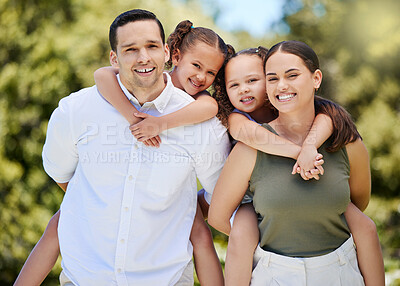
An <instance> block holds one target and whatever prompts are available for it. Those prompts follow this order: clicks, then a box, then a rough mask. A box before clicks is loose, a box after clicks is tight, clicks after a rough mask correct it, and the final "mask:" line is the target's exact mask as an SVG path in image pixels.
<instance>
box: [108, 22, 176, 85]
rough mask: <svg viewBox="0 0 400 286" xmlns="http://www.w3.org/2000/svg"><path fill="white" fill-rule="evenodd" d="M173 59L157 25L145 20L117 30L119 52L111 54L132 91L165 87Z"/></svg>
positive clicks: (111, 59)
mask: <svg viewBox="0 0 400 286" xmlns="http://www.w3.org/2000/svg"><path fill="white" fill-rule="evenodd" d="M168 59H169V49H168V46H167V45H164V44H163V42H162V39H161V36H160V30H159V27H158V25H157V23H156V22H155V21H153V20H143V21H136V22H131V23H128V24H126V25H124V26H122V27H119V28H118V29H117V50H116V51H111V53H110V62H111V65H112V66H114V67H119V74H120V78H121V82H122V83H123V84H124V86H125V87H126V88H127V89H128V90H129V91H130V92H133V91H134V90H136V89H138V88H140V89H148V88H149V89H150V88H151V89H153V88H157V87H160V86H161V85H162V86H164V79H163V76H162V73H163V71H164V64H165V62H166V61H168Z"/></svg>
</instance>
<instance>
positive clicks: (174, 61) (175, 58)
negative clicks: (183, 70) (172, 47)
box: [172, 49, 182, 66]
mask: <svg viewBox="0 0 400 286" xmlns="http://www.w3.org/2000/svg"><path fill="white" fill-rule="evenodd" d="M181 58H182V57H181V51H180V50H179V49H176V51H174V53H173V54H172V64H173V65H174V66H178V64H179V61H180V60H181Z"/></svg>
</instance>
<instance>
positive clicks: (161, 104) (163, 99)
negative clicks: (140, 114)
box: [117, 72, 174, 113]
mask: <svg viewBox="0 0 400 286" xmlns="http://www.w3.org/2000/svg"><path fill="white" fill-rule="evenodd" d="M163 76H164V81H165V80H166V81H167V85H166V86H165V88H164V89H163V91H162V92H161V94H160V95H159V96H157V98H155V99H154V100H153V101H150V102H145V103H144V104H143V105H147V106H148V105H151V104H153V105H154V106H155V108H156V109H157V111H158V112H160V113H163V112H164V109H165V107H166V106H167V104H168V102H169V100H170V98H171V95H172V91H173V89H174V85H173V84H172V80H171V76H170V75H169V74H168V73H167V72H164V73H163ZM117 78H118V83H119V85H120V86H121V89H122V91H123V92H124V94H125V96H126V97H127V98H128V100H129V101H131V102H133V103H134V104H135V105H138V106H140V103H139V101H138V100H137V99H136V97H135V96H134V95H133V94H131V93H130V92H129V91H128V89H127V88H126V87H125V86H124V85H123V84H122V82H121V79H120V77H119V74H118V75H117Z"/></svg>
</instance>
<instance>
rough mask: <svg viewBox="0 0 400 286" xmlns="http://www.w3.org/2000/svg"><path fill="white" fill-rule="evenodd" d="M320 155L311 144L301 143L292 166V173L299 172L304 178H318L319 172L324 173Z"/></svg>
mask: <svg viewBox="0 0 400 286" xmlns="http://www.w3.org/2000/svg"><path fill="white" fill-rule="evenodd" d="M323 163H324V161H323V160H322V155H321V154H319V153H318V152H317V149H316V148H315V146H313V145H303V147H302V148H301V151H300V154H299V156H298V158H297V162H296V163H295V165H294V166H293V169H292V174H296V173H299V174H300V176H301V177H302V178H303V179H304V180H309V179H313V178H314V179H316V180H319V174H321V175H323V174H324V168H323V167H322V164H323Z"/></svg>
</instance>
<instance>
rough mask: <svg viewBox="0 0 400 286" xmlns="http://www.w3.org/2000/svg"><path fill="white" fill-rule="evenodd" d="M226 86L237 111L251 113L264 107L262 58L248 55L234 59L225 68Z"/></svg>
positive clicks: (264, 91) (264, 90)
mask: <svg viewBox="0 0 400 286" xmlns="http://www.w3.org/2000/svg"><path fill="white" fill-rule="evenodd" d="M225 85H226V91H227V93H228V96H229V100H230V101H231V103H232V105H233V106H234V107H235V108H236V109H238V110H240V111H244V112H246V113H251V112H253V111H255V110H257V109H259V108H261V107H263V106H264V105H265V100H266V89H265V74H264V70H263V63H262V60H261V58H260V57H259V56H257V55H248V54H242V55H238V56H236V57H234V58H232V59H231V60H230V61H229V62H228V64H227V65H226V67H225Z"/></svg>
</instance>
